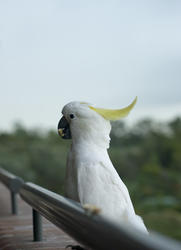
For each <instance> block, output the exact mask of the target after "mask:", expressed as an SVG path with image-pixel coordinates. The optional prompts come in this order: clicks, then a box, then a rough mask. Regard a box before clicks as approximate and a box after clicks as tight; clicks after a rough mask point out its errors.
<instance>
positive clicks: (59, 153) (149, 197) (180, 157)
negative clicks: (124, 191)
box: [0, 118, 181, 240]
mask: <svg viewBox="0 0 181 250" xmlns="http://www.w3.org/2000/svg"><path fill="white" fill-rule="evenodd" d="M112 127H113V128H112V132H111V139H112V140H111V146H110V149H109V154H110V157H111V160H112V162H113V164H114V166H115V168H116V170H117V171H118V173H119V175H120V176H121V178H122V180H123V181H124V183H125V184H126V185H127V187H128V189H129V192H130V195H131V198H132V201H133V203H134V206H135V209H136V212H137V213H138V214H140V215H141V216H142V217H143V218H144V220H145V224H146V226H147V227H148V228H149V229H151V230H155V231H158V232H161V233H163V234H166V235H168V236H170V237H173V238H176V239H179V240H181V118H176V119H174V120H173V121H171V122H169V123H167V124H166V123H156V122H154V121H152V120H149V119H146V120H142V121H140V122H138V123H137V124H135V125H134V126H132V127H128V126H126V124H125V123H123V122H115V123H113V124H112ZM70 143H71V141H67V140H62V139H61V138H60V137H59V136H58V135H57V132H56V131H49V132H46V133H41V132H40V131H38V130H27V129H25V128H24V127H22V126H21V125H20V124H16V126H15V129H14V131H12V132H9V133H8V132H6V133H5V132H1V133H0V165H1V166H2V167H3V168H5V169H7V170H9V171H10V172H12V173H14V174H16V175H18V176H21V177H22V178H24V179H25V181H31V182H34V183H36V184H38V185H41V186H43V187H45V188H48V189H50V190H52V191H55V192H57V193H60V194H63V186H64V176H65V166H66V157H67V152H68V148H69V146H70ZM173 225H174V226H173Z"/></svg>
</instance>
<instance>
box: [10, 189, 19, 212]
mask: <svg viewBox="0 0 181 250" xmlns="http://www.w3.org/2000/svg"><path fill="white" fill-rule="evenodd" d="M11 212H12V214H18V205H17V194H16V193H14V192H11Z"/></svg>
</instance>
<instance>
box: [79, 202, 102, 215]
mask: <svg viewBox="0 0 181 250" xmlns="http://www.w3.org/2000/svg"><path fill="white" fill-rule="evenodd" d="M83 208H84V210H85V211H86V212H88V213H89V214H99V213H100V212H101V209H100V208H99V207H96V206H95V205H91V204H84V205H83Z"/></svg>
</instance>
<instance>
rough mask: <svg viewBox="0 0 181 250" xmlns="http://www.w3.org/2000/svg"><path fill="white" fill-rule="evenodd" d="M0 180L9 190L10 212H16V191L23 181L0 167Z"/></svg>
mask: <svg viewBox="0 0 181 250" xmlns="http://www.w3.org/2000/svg"><path fill="white" fill-rule="evenodd" d="M0 181H1V182H2V183H3V184H4V185H6V187H7V188H8V189H9V190H10V194H11V212H12V214H17V213H18V204H17V193H18V192H19V190H20V188H21V186H22V185H23V183H24V181H23V180H22V179H21V178H20V177H18V176H16V175H13V174H11V173H9V172H8V171H6V170H4V169H2V168H0Z"/></svg>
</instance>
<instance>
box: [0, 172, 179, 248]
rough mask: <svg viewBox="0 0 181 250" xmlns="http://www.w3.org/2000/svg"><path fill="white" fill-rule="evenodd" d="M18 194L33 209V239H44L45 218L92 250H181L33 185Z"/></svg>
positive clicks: (153, 235)
mask: <svg viewBox="0 0 181 250" xmlns="http://www.w3.org/2000/svg"><path fill="white" fill-rule="evenodd" d="M0 181H2V175H0ZM3 183H4V182H3ZM19 192H20V196H21V197H22V199H23V200H24V201H25V202H27V203H28V204H29V205H30V206H31V207H32V208H33V215H34V217H33V218H34V220H33V221H34V240H41V239H42V229H41V215H42V216H44V217H45V218H47V219H48V220H49V221H51V222H52V223H53V224H55V225H56V226H57V227H59V228H61V229H63V230H64V231H65V232H67V234H69V235H70V236H72V237H73V238H75V239H76V240H77V241H79V242H80V243H82V244H83V245H85V246H88V247H90V248H92V249H97V250H111V249H113V250H119V249H124V250H138V249H139V250H141V249H145V250H181V244H180V243H179V242H177V241H175V240H171V239H169V238H167V237H164V236H161V235H158V234H155V233H151V234H150V235H149V236H147V235H145V234H143V233H140V232H138V231H135V230H133V229H131V228H128V227H125V226H123V225H121V221H120V225H118V224H114V223H113V222H111V221H109V220H107V219H106V218H104V217H102V216H100V215H96V214H91V213H87V212H86V211H84V209H83V208H82V207H81V205H80V204H79V203H77V202H74V201H72V200H70V199H67V198H64V197H63V196H61V195H58V194H56V193H53V192H51V191H49V190H47V189H45V188H42V187H40V186H38V185H35V184H33V183H24V184H23V185H22V186H21V188H20V190H19ZM40 214H41V215H40Z"/></svg>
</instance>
